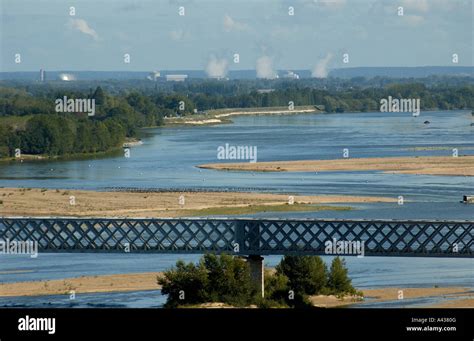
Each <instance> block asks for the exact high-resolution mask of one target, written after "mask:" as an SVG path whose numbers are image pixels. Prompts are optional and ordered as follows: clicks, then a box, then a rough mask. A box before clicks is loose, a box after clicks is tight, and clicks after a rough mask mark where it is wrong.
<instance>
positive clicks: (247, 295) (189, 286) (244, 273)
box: [158, 254, 257, 307]
mask: <svg viewBox="0 0 474 341" xmlns="http://www.w3.org/2000/svg"><path fill="white" fill-rule="evenodd" d="M158 284H161V285H162V293H163V294H165V295H168V300H167V303H166V305H167V306H169V307H175V306H177V305H189V304H199V303H206V302H223V303H227V304H232V305H234V306H247V305H249V304H251V303H253V302H256V301H257V288H256V286H255V285H254V284H253V282H252V280H251V277H250V268H249V266H248V264H247V262H246V261H245V260H243V259H241V258H239V257H233V256H229V255H221V256H216V255H214V254H206V255H204V256H203V257H202V258H201V260H200V262H199V264H198V265H194V264H193V263H189V264H185V263H184V262H183V261H178V262H177V263H176V267H175V268H173V269H171V270H169V271H166V272H165V274H164V276H163V277H159V278H158Z"/></svg>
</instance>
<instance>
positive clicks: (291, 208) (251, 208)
mask: <svg viewBox="0 0 474 341" xmlns="http://www.w3.org/2000/svg"><path fill="white" fill-rule="evenodd" d="M351 209H352V207H350V206H330V205H313V204H293V205H288V204H282V205H248V206H244V207H212V208H204V209H200V210H182V211H181V212H183V216H189V217H196V216H211V215H241V214H254V213H265V212H318V211H329V210H331V211H349V210H351Z"/></svg>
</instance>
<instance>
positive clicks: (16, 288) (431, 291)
mask: <svg viewBox="0 0 474 341" xmlns="http://www.w3.org/2000/svg"><path fill="white" fill-rule="evenodd" d="M161 275H162V273H161V272H146V273H131V274H115V275H100V276H81V277H76V278H65V279H58V280H48V281H28V282H16V283H1V284H0V297H18V296H47V295H71V293H72V292H74V293H75V294H76V295H78V294H86V293H107V292H110V293H113V292H129V291H147V290H159V289H161V287H160V285H158V284H157V277H158V276H161ZM400 290H401V291H403V299H407V300H408V299H417V298H428V297H431V298H433V297H438V298H440V299H443V301H442V302H439V303H435V304H427V307H432V308H444V307H449V308H469V307H470V308H472V307H473V306H474V305H473V302H474V293H473V292H472V290H471V289H470V288H462V287H443V288H405V287H400V288H398V287H397V288H391V287H388V288H378V289H366V290H362V292H363V296H364V298H363V299H362V298H360V297H352V296H351V297H349V296H346V297H344V298H340V297H336V296H334V295H328V296H326V295H315V296H311V297H310V301H311V302H312V304H313V305H314V306H316V307H321V308H335V307H342V306H348V305H357V304H361V303H365V302H391V301H399V292H400ZM202 307H204V308H207V307H208V306H207V305H206V304H205V305H203V306H202ZM209 307H220V306H219V305H218V304H209ZM222 307H223V306H222Z"/></svg>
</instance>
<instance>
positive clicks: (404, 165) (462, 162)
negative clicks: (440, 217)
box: [198, 156, 474, 176]
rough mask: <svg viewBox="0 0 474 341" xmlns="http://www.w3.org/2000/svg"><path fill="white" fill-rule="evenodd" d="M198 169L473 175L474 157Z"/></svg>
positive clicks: (274, 163) (215, 165)
mask: <svg viewBox="0 0 474 341" xmlns="http://www.w3.org/2000/svg"><path fill="white" fill-rule="evenodd" d="M198 167H199V168H206V169H215V170H227V171H228V170H230V171H252V172H330V171H333V172H334V171H339V172H341V171H382V172H386V173H400V174H425V175H457V176H474V156H459V157H450V156H415V157H386V158H380V157H378V158H360V159H357V158H347V159H343V158H341V159H335V160H302V161H271V162H256V163H249V162H240V163H212V164H204V165H199V166H198Z"/></svg>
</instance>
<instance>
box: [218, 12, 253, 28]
mask: <svg viewBox="0 0 474 341" xmlns="http://www.w3.org/2000/svg"><path fill="white" fill-rule="evenodd" d="M223 25H224V30H225V31H226V32H231V31H247V30H248V29H249V26H248V25H247V24H244V23H241V22H238V21H236V20H235V19H232V17H231V16H230V15H228V14H226V15H224V20H223Z"/></svg>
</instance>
